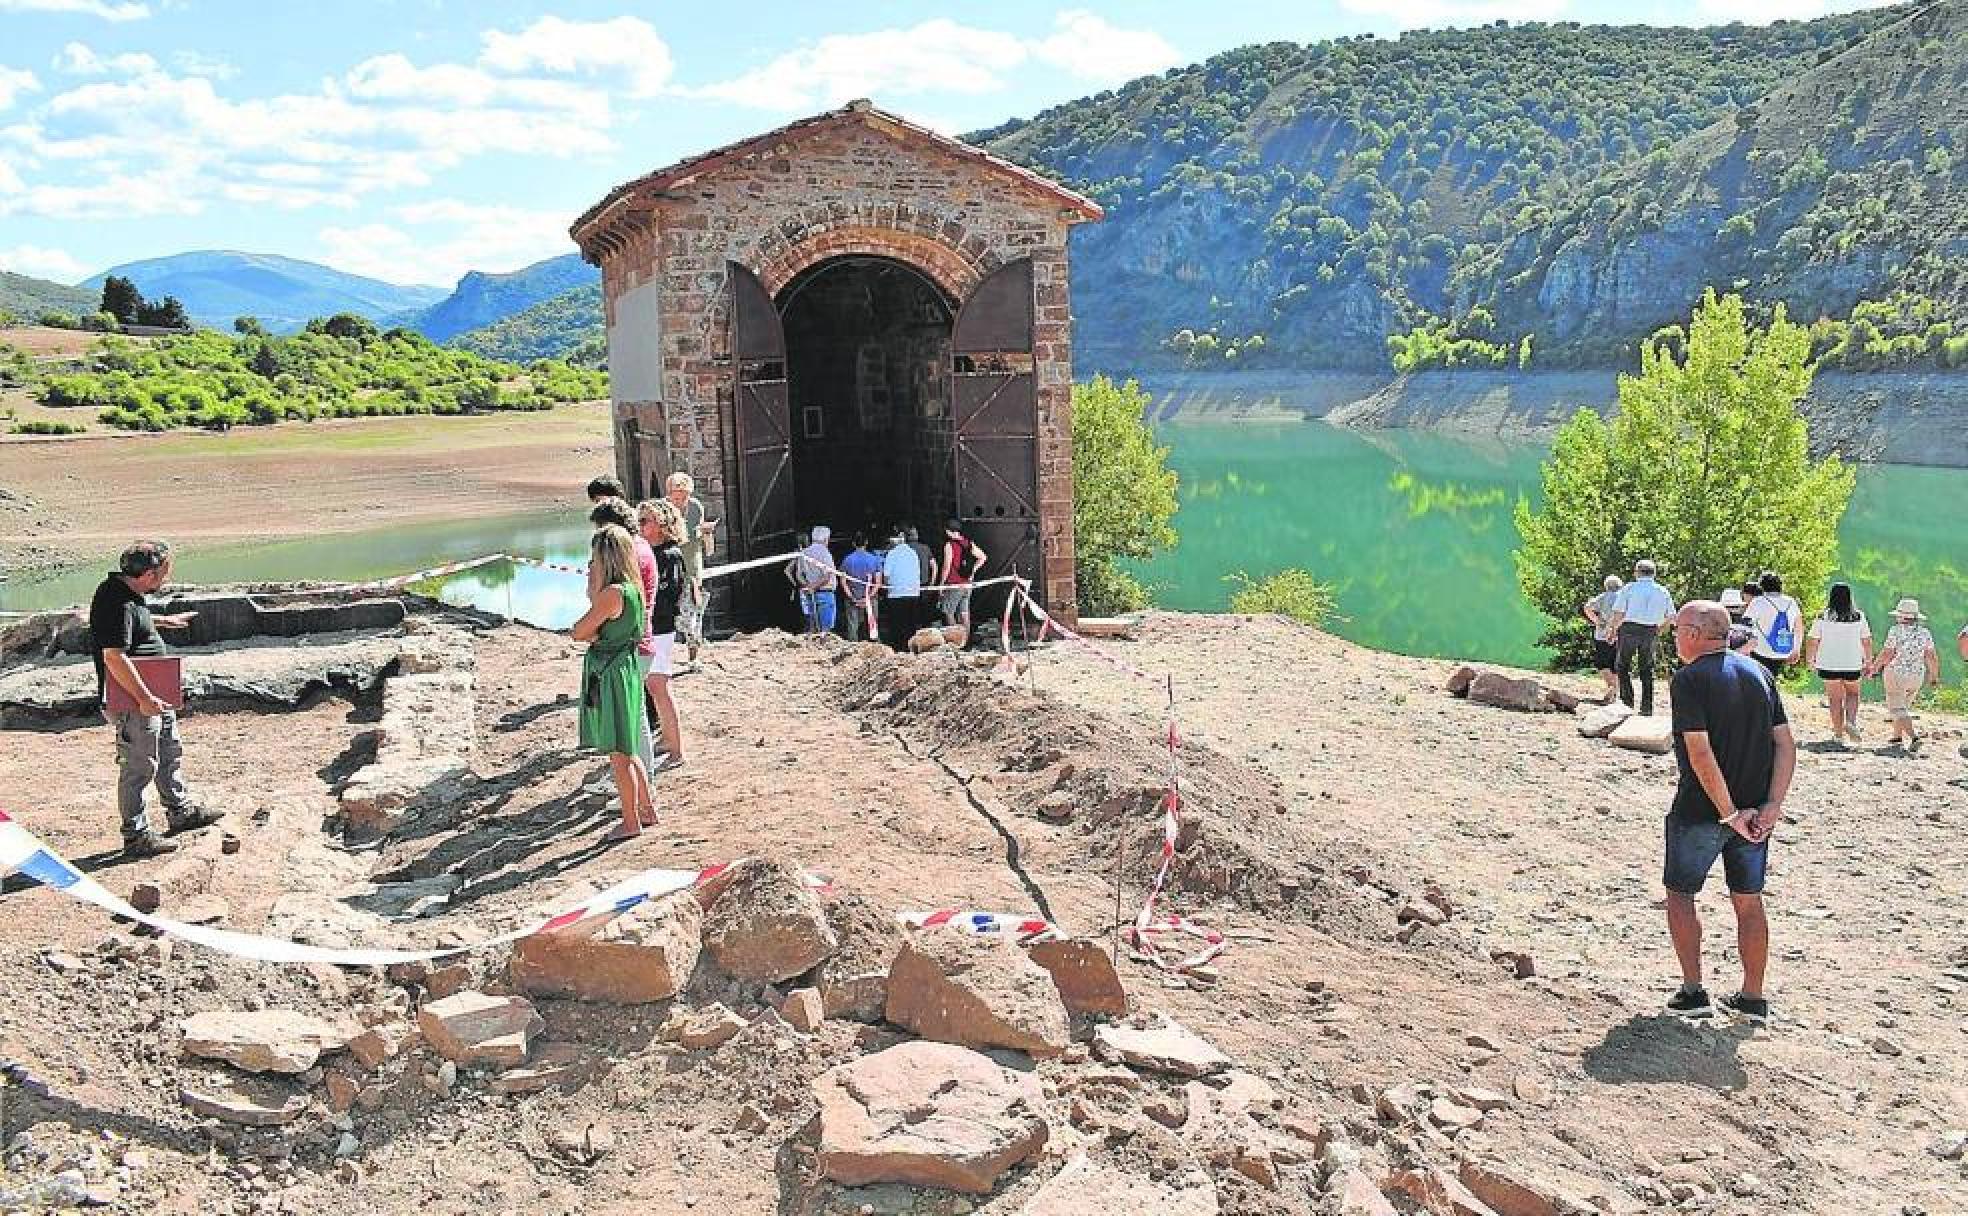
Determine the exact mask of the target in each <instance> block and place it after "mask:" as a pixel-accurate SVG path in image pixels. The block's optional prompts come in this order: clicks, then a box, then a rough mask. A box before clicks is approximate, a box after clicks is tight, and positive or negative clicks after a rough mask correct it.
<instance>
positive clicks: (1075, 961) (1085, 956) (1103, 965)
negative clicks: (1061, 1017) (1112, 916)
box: [1026, 938, 1128, 1017]
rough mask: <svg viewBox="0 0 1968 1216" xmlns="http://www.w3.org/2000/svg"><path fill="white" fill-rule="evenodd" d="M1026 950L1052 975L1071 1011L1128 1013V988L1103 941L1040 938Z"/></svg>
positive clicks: (1121, 1014) (1113, 1015) (1060, 994)
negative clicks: (1043, 940)
mask: <svg viewBox="0 0 1968 1216" xmlns="http://www.w3.org/2000/svg"><path fill="white" fill-rule="evenodd" d="M1026 954H1027V955H1029V956H1030V958H1031V960H1032V961H1033V962H1035V963H1037V964H1038V965H1039V966H1041V967H1044V968H1045V969H1046V971H1047V973H1049V974H1050V975H1051V976H1052V983H1053V986H1054V987H1055V988H1057V989H1058V990H1059V999H1060V1000H1061V1001H1063V1002H1065V1005H1066V1009H1067V1011H1068V1012H1071V1013H1088V1014H1100V1015H1103V1016H1106V1017H1122V1016H1124V1015H1125V1014H1126V1013H1127V1011H1128V996H1127V988H1126V987H1125V986H1123V985H1122V983H1121V973H1120V972H1119V971H1117V970H1115V968H1114V956H1113V955H1112V954H1110V953H1108V951H1107V949H1106V947H1105V946H1103V945H1102V944H1101V943H1100V942H1097V941H1094V940H1093V939H1091V938H1069V939H1065V940H1060V941H1049V942H1039V943H1037V944H1035V945H1033V946H1032V947H1031V948H1030V949H1029V950H1027V951H1026Z"/></svg>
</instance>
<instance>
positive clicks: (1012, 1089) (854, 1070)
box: [813, 1042, 1048, 1195]
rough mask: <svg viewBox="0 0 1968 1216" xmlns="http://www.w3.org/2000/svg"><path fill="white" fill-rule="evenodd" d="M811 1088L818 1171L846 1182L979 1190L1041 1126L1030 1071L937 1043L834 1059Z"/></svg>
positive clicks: (1020, 1155)
mask: <svg viewBox="0 0 1968 1216" xmlns="http://www.w3.org/2000/svg"><path fill="white" fill-rule="evenodd" d="M813 1093H814V1097H815V1098H816V1099H817V1100H818V1101H819V1104H820V1158H819V1159H820V1172H821V1174H822V1175H824V1176H825V1177H827V1178H829V1179H832V1180H833V1181H835V1182H839V1183H842V1184H844V1185H847V1186H867V1185H870V1184H872V1183H878V1182H901V1183H907V1184H909V1185H912V1186H928V1187H941V1188H944V1189H946V1190H953V1191H963V1192H966V1193H969V1194H973V1195H984V1194H989V1193H990V1191H991V1188H992V1187H993V1186H994V1185H995V1184H996V1183H997V1180H998V1178H999V1177H1000V1176H1001V1175H1002V1174H1003V1173H1004V1172H1005V1171H1006V1170H1008V1169H1010V1168H1011V1167H1012V1166H1014V1165H1017V1164H1018V1163H1019V1162H1021V1161H1024V1160H1027V1159H1028V1158H1030V1157H1032V1156H1033V1155H1035V1154H1036V1153H1038V1151H1039V1150H1040V1149H1042V1148H1044V1147H1045V1143H1046V1138H1047V1135H1048V1129H1047V1127H1046V1121H1045V1118H1044V1117H1043V1115H1042V1114H1041V1110H1042V1107H1043V1104H1044V1100H1045V1098H1044V1092H1043V1091H1042V1090H1041V1088H1040V1086H1039V1081H1038V1078H1037V1077H1035V1076H1032V1075H1030V1074H1026V1073H1017V1072H1013V1071H1011V1070H1010V1069H1008V1068H1004V1067H1002V1066H1000V1065H998V1064H996V1063H993V1062H992V1061H991V1060H990V1059H989V1058H987V1057H985V1056H982V1055H979V1054H978V1053H977V1052H974V1051H971V1050H969V1049H968V1048H963V1047H955V1046H951V1045H949V1044H944V1043H924V1042H910V1043H902V1044H899V1045H898V1046H895V1047H891V1048H889V1049H888V1050H886V1051H881V1052H876V1053H875V1054H874V1055H870V1056H863V1057H861V1058H860V1059H858V1060H854V1061H851V1062H849V1063H846V1064H842V1065H839V1066H838V1067H835V1068H832V1069H829V1070H828V1071H827V1072H825V1073H822V1074H821V1075H820V1076H819V1077H818V1078H817V1079H816V1080H815V1081H814V1082H813Z"/></svg>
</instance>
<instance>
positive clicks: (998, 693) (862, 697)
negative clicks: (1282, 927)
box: [832, 646, 1384, 933]
mask: <svg viewBox="0 0 1968 1216" xmlns="http://www.w3.org/2000/svg"><path fill="white" fill-rule="evenodd" d="M833 658H834V662H835V664H836V667H837V674H836V676H835V678H834V681H833V683H832V692H833V693H834V695H835V696H837V697H838V698H839V703H840V705H841V706H842V707H843V708H845V709H848V710H851V711H856V712H858V713H859V714H860V715H861V717H862V718H863V720H864V722H865V723H866V724H867V725H866V726H864V729H868V728H873V729H878V730H885V731H889V732H892V733H894V734H895V735H897V736H898V737H899V738H901V739H902V740H903V741H904V743H905V745H906V746H909V747H910V748H911V749H912V750H913V751H914V752H915V753H917V754H920V755H922V756H924V757H926V758H927V759H930V760H932V761H934V762H936V763H938V764H940V765H942V766H943V767H944V768H946V769H948V770H949V771H950V772H951V773H952V774H953V775H954V776H956V777H957V779H958V780H960V781H962V782H964V784H965V785H966V786H967V787H970V789H971V790H972V791H973V794H972V796H973V797H979V794H978V793H976V792H975V791H976V787H978V786H979V785H984V786H987V787H988V796H989V797H990V798H991V799H992V800H993V801H995V802H997V803H1000V804H1002V805H1003V806H1004V807H1006V808H1008V809H1009V810H1010V811H1011V813H1012V814H1013V815H1015V816H1016V817H1017V818H1019V819H1020V820H1031V821H1044V820H1049V821H1052V822H1055V823H1060V822H1063V823H1065V824H1068V825H1069V827H1070V830H1071V831H1072V833H1073V835H1074V837H1075V838H1076V839H1077V841H1078V844H1079V857H1080V861H1081V862H1082V863H1083V864H1084V865H1086V866H1087V867H1089V868H1091V869H1094V870H1095V871H1096V872H1099V871H1101V870H1102V869H1103V868H1104V870H1105V872H1107V873H1110V874H1111V873H1112V871H1113V865H1114V853H1115V849H1116V847H1117V841H1118V843H1119V847H1120V848H1121V849H1122V850H1123V851H1122V855H1121V865H1122V872H1123V877H1124V879H1125V882H1126V884H1127V885H1128V889H1129V890H1130V891H1140V890H1142V889H1145V886H1146V884H1147V883H1148V882H1150V881H1151V880H1152V879H1153V877H1154V875H1155V871H1156V869H1157V868H1158V867H1159V866H1160V864H1161V850H1162V844H1163V839H1164V831H1163V824H1162V817H1161V813H1160V808H1161V806H1162V804H1163V799H1164V797H1165V795H1166V793H1167V790H1168V785H1169V753H1168V748H1167V746H1166V744H1165V743H1164V741H1163V739H1162V738H1161V737H1159V735H1157V734H1151V733H1150V732H1147V731H1144V730H1142V729H1141V728H1140V727H1138V726H1137V725H1135V724H1133V723H1129V722H1125V721H1122V720H1118V719H1116V718H1113V717H1110V716H1107V715H1104V714H1099V713H1092V712H1088V711H1086V710H1084V709H1080V708H1078V707H1076V706H1074V705H1071V704H1069V703H1067V702H1064V701H1061V700H1059V699H1058V698H1056V697H1052V696H1049V695H1046V694H1044V693H1034V692H1031V691H1029V690H1026V689H1023V688H1019V687H1017V686H1015V685H1014V684H1012V683H1009V682H1007V681H1006V680H1005V679H1003V678H1002V677H1000V676H997V675H995V674H993V673H994V670H995V669H996V667H997V660H996V659H995V658H994V657H988V656H970V657H958V656H955V655H953V654H949V653H947V652H946V653H942V654H931V655H926V656H900V655H895V654H893V653H891V652H889V651H886V650H883V649H881V648H879V647H874V646H860V647H852V648H842V653H840V654H838V655H835V656H833ZM1154 695H1155V694H1154V690H1152V689H1150V688H1147V687H1146V686H1145V685H1143V689H1142V699H1143V702H1144V703H1147V704H1152V703H1153V701H1154ZM1177 759H1178V774H1179V781H1180V789H1181V812H1182V813H1181V826H1180V831H1179V834H1178V836H1177V838H1176V850H1175V859H1174V864H1173V865H1172V866H1171V868H1170V872H1169V890H1170V892H1171V893H1172V895H1173V896H1174V897H1175V899H1174V902H1175V904H1176V905H1177V906H1178V907H1179V906H1185V905H1186V906H1191V907H1193V906H1195V905H1196V904H1197V903H1198V901H1200V900H1207V899H1211V898H1219V897H1228V898H1230V899H1232V900H1234V901H1235V902H1236V903H1237V904H1238V905H1239V906H1241V907H1244V908H1248V909H1251V910H1254V911H1258V912H1262V913H1264V914H1266V915H1267V916H1274V917H1281V918H1285V919H1290V920H1296V921H1302V922H1314V921H1316V922H1318V923H1319V924H1321V925H1322V926H1324V927H1326V928H1327V929H1328V930H1329V931H1332V932H1336V933H1358V932H1361V931H1364V930H1365V929H1366V928H1367V927H1368V926H1369V925H1370V924H1379V923H1380V922H1381V921H1382V919H1383V916H1384V914H1383V913H1382V911H1381V909H1380V907H1379V904H1380V903H1381V902H1382V901H1381V900H1380V899H1379V898H1376V897H1375V896H1363V895H1362V894H1361V890H1360V887H1361V884H1362V882H1363V881H1365V880H1366V879H1367V878H1368V876H1369V875H1370V872H1371V869H1372V866H1371V865H1370V864H1369V863H1368V862H1367V861H1366V859H1363V858H1362V857H1361V856H1359V855H1358V854H1357V853H1352V854H1348V853H1346V852H1344V851H1342V850H1340V849H1337V848H1333V847H1328V846H1325V845H1323V844H1322V843H1321V842H1319V841H1317V840H1312V841H1307V840H1306V839H1304V837H1303V834H1302V833H1301V832H1299V831H1295V830H1293V828H1292V826H1291V824H1290V819H1291V807H1290V805H1288V803H1287V800H1286V798H1285V796H1284V791H1283V789H1282V787H1281V786H1280V785H1279V784H1278V783H1277V782H1276V781H1274V780H1272V779H1271V778H1269V777H1266V776H1264V775H1263V774H1262V773H1260V772H1258V771H1257V770H1256V769H1254V768H1253V767H1251V766H1250V765H1249V764H1247V763H1244V762H1242V761H1237V760H1232V759H1230V758H1228V757H1226V756H1224V755H1222V754H1221V753H1219V752H1217V751H1215V750H1213V749H1211V748H1208V747H1203V746H1198V745H1196V744H1193V743H1188V742H1183V743H1181V744H1180V746H1179V747H1178V749H1177ZM1376 895H1377V893H1376ZM1126 911H1127V912H1128V913H1129V914H1130V915H1131V914H1132V912H1133V911H1134V909H1133V908H1132V907H1130V908H1127V909H1126Z"/></svg>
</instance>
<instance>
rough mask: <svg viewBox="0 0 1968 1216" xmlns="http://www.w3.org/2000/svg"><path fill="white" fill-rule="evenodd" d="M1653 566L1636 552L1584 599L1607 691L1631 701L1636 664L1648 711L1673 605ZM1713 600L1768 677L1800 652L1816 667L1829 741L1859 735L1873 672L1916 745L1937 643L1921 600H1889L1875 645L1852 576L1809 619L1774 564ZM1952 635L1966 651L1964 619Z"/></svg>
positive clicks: (1733, 645) (1736, 646)
mask: <svg viewBox="0 0 1968 1216" xmlns="http://www.w3.org/2000/svg"><path fill="white" fill-rule="evenodd" d="M1655 575H1656V570H1655V566H1654V563H1653V562H1651V561H1646V560H1642V561H1639V562H1636V563H1635V564H1634V568H1633V581H1632V582H1630V583H1628V582H1623V581H1622V580H1621V579H1620V578H1619V576H1618V575H1607V576H1606V581H1605V584H1604V586H1605V589H1604V590H1603V591H1602V592H1601V593H1600V594H1598V595H1595V596H1593V597H1592V598H1591V599H1589V600H1587V601H1586V602H1585V604H1584V606H1583V613H1584V616H1585V619H1586V620H1587V621H1588V622H1589V623H1590V624H1591V625H1592V649H1593V656H1594V666H1596V667H1597V668H1598V671H1599V676H1600V679H1601V680H1603V681H1604V682H1605V686H1606V700H1607V701H1611V700H1612V699H1613V698H1614V697H1615V696H1617V697H1618V698H1619V699H1620V700H1621V701H1622V702H1624V703H1625V704H1627V705H1633V704H1634V700H1635V698H1634V680H1635V675H1636V673H1635V670H1634V669H1635V668H1636V667H1637V668H1638V672H1637V676H1638V680H1639V704H1638V707H1637V708H1638V709H1639V712H1640V713H1642V714H1652V713H1653V712H1654V671H1655V667H1656V665H1657V649H1658V644H1659V637H1660V633H1661V630H1662V629H1663V628H1670V627H1672V622H1673V618H1674V615H1675V612H1676V608H1675V603H1674V597H1673V595H1672V594H1671V593H1670V592H1669V591H1668V590H1667V589H1666V588H1665V587H1663V586H1662V585H1661V584H1660V583H1659V582H1658V581H1657V579H1656V577H1655ZM1713 602H1714V603H1715V604H1716V606H1717V607H1719V608H1721V609H1722V610H1723V612H1724V613H1726V614H1727V616H1728V618H1729V635H1728V637H1727V638H1726V639H1725V642H1724V646H1725V649H1727V650H1729V651H1731V652H1734V653H1736V654H1740V655H1743V656H1745V657H1747V658H1750V659H1753V660H1755V661H1756V662H1757V663H1759V664H1761V665H1762V666H1763V668H1764V670H1766V671H1768V672H1769V673H1770V674H1771V675H1772V676H1773V677H1781V676H1782V675H1783V673H1784V670H1785V669H1786V668H1787V667H1788V666H1790V665H1791V664H1793V663H1795V662H1797V661H1798V660H1799V659H1800V658H1801V659H1802V661H1803V663H1804V665H1805V666H1806V667H1809V668H1811V669H1812V670H1814V671H1815V672H1816V673H1817V675H1818V678H1819V679H1820V680H1822V681H1823V682H1824V686H1825V696H1826V700H1827V702H1828V709H1829V713H1830V717H1831V729H1832V738H1833V739H1834V740H1835V741H1837V742H1839V743H1844V742H1847V741H1849V742H1852V743H1858V742H1860V741H1861V739H1862V735H1861V733H1860V727H1859V705H1860V703H1861V701H1862V699H1863V698H1862V696H1861V681H1863V680H1867V679H1873V678H1877V679H1880V680H1881V681H1882V682H1883V684H1884V689H1885V698H1886V711H1887V713H1888V714H1889V715H1890V716H1891V719H1892V723H1893V733H1892V736H1891V738H1890V739H1889V740H1888V741H1889V742H1890V743H1893V744H1904V745H1905V746H1907V747H1908V748H1918V747H1919V745H1920V737H1919V735H1918V733H1917V732H1916V731H1915V729H1914V724H1913V703H1914V700H1915V699H1916V698H1917V697H1918V696H1919V695H1920V691H1921V689H1923V688H1925V687H1928V686H1930V685H1932V686H1939V684H1940V682H1941V660H1940V653H1939V651H1938V650H1937V649H1936V647H1935V644H1934V635H1933V634H1932V633H1931V632H1929V630H1928V629H1927V626H1926V624H1925V622H1926V620H1927V617H1926V614H1925V613H1923V612H1921V610H1920V601H1919V600H1917V599H1914V598H1912V597H1906V598H1903V599H1901V600H1900V601H1899V602H1898V603H1897V604H1895V605H1894V606H1893V611H1892V618H1893V625H1892V627H1891V629H1889V630H1888V631H1887V634H1886V638H1885V640H1884V643H1883V644H1882V645H1880V646H1878V648H1877V649H1876V650H1875V647H1874V639H1873V634H1872V626H1871V625H1870V624H1869V623H1868V622H1867V620H1866V616H1865V613H1863V612H1861V611H1859V609H1858V607H1857V606H1856V605H1855V604H1854V603H1853V597H1852V588H1851V585H1850V584H1848V583H1842V582H1840V583H1833V584H1832V585H1831V589H1830V591H1829V592H1828V593H1827V595H1826V597H1825V610H1824V612H1823V613H1822V614H1820V615H1819V616H1818V617H1817V618H1816V619H1814V620H1813V621H1812V622H1811V623H1810V626H1809V628H1808V629H1807V628H1806V627H1805V625H1804V622H1803V608H1802V607H1801V606H1800V605H1799V604H1798V602H1797V600H1796V599H1795V598H1794V597H1792V596H1790V595H1788V594H1786V593H1785V591H1784V583H1783V576H1782V575H1780V574H1778V573H1776V572H1775V571H1772V570H1765V571H1763V572H1762V573H1761V574H1760V575H1758V576H1757V577H1756V578H1753V579H1749V580H1747V581H1745V582H1744V583H1743V584H1742V585H1741V586H1740V587H1728V588H1725V589H1724V590H1723V591H1722V592H1721V594H1720V595H1719V596H1717V598H1716V599H1715V600H1714V601H1713ZM1956 645H1957V646H1958V647H1959V648H1960V650H1961V655H1962V657H1963V658H1964V659H1968V626H1963V627H1962V630H1961V632H1960V634H1958V635H1957V637H1956Z"/></svg>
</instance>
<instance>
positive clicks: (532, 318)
mask: <svg viewBox="0 0 1968 1216" xmlns="http://www.w3.org/2000/svg"><path fill="white" fill-rule="evenodd" d="M451 345H453V346H457V347H461V348H463V349H465V350H469V351H474V352H476V353H478V354H481V355H484V356H485V357H486V358H488V359H506V360H509V361H512V362H516V363H523V362H525V361H527V360H530V359H546V358H554V359H566V360H567V361H568V362H570V363H575V364H580V365H582V366H585V367H600V366H601V365H602V364H603V363H604V362H606V360H607V357H608V339H607V335H606V334H605V333H604V332H603V330H602V322H601V284H599V283H590V284H588V285H587V286H585V287H576V288H574V289H572V290H570V291H564V292H561V293H560V294H559V295H556V296H553V297H551V298H549V299H546V300H542V301H540V302H539V303H538V304H535V305H533V306H532V307H531V308H528V309H526V310H525V311H523V312H519V313H515V314H514V315H512V316H509V317H506V318H504V319H503V320H499V321H494V322H493V323H492V324H490V325H486V326H483V327H481V328H478V329H474V330H472V331H470V332H469V333H463V334H459V335H458V336H457V337H456V338H453V339H452V340H451Z"/></svg>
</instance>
